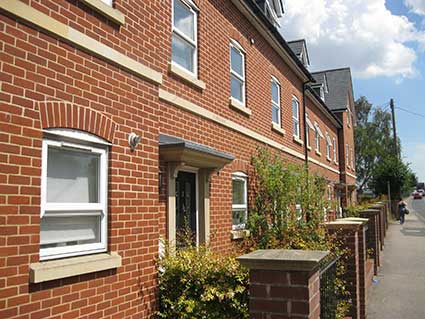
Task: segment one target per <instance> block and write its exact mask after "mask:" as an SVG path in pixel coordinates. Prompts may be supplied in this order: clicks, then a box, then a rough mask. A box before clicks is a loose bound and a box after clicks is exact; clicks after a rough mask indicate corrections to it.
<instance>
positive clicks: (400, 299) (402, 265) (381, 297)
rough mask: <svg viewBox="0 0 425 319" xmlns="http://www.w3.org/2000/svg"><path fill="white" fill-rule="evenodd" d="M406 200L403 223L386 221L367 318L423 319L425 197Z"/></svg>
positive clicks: (424, 311) (424, 298)
mask: <svg viewBox="0 0 425 319" xmlns="http://www.w3.org/2000/svg"><path fill="white" fill-rule="evenodd" d="M407 204H408V207H409V210H410V214H409V215H407V216H406V222H405V223H404V225H400V224H399V223H398V222H396V221H394V222H391V223H390V225H389V231H388V233H387V237H386V238H385V247H384V250H383V252H382V255H381V268H380V271H379V275H378V276H377V277H375V279H377V280H376V281H377V283H374V284H373V288H372V290H371V292H370V295H369V302H368V307H367V313H368V316H367V317H368V319H425V198H423V199H420V200H412V199H411V198H409V199H408V200H407Z"/></svg>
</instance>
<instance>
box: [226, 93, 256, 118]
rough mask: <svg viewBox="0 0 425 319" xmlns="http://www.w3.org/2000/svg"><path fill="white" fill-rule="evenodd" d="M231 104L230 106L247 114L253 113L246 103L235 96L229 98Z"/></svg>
mask: <svg viewBox="0 0 425 319" xmlns="http://www.w3.org/2000/svg"><path fill="white" fill-rule="evenodd" d="M229 105H230V107H232V108H234V109H236V110H238V111H240V112H242V113H244V114H245V115H248V116H250V115H251V113H252V112H251V110H250V109H249V108H247V107H246V106H245V104H243V103H241V102H240V101H238V100H236V99H235V98H233V97H230V98H229Z"/></svg>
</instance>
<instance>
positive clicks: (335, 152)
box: [333, 137, 338, 163]
mask: <svg viewBox="0 0 425 319" xmlns="http://www.w3.org/2000/svg"><path fill="white" fill-rule="evenodd" d="M333 144H334V162H335V163H338V159H337V145H336V138H335V137H334V138H333Z"/></svg>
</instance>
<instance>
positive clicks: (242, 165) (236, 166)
mask: <svg viewBox="0 0 425 319" xmlns="http://www.w3.org/2000/svg"><path fill="white" fill-rule="evenodd" d="M231 167H232V172H242V173H245V174H246V175H248V173H249V168H250V165H249V163H248V162H247V161H244V160H240V159H236V160H234V161H233V162H232V166H231Z"/></svg>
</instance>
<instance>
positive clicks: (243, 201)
mask: <svg viewBox="0 0 425 319" xmlns="http://www.w3.org/2000/svg"><path fill="white" fill-rule="evenodd" d="M247 184H248V177H247V176H246V175H245V174H244V173H241V172H237V173H234V174H233V175H232V229H235V230H236V229H244V228H245V226H246V222H247V218H248V187H247Z"/></svg>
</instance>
